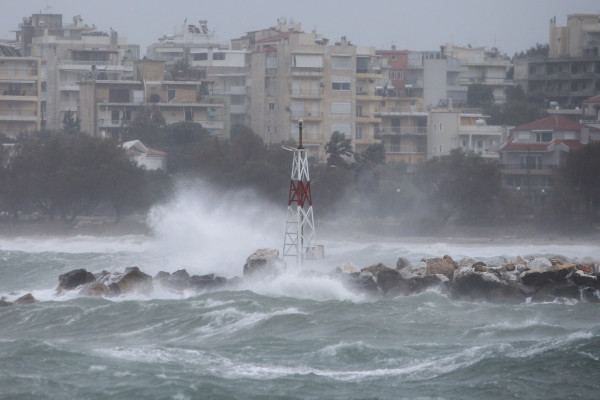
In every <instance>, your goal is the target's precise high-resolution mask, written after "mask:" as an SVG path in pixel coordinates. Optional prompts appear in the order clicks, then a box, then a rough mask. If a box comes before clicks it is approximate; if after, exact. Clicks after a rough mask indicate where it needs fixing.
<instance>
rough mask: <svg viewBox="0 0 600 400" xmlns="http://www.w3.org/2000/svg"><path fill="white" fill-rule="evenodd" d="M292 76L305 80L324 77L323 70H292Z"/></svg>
mask: <svg viewBox="0 0 600 400" xmlns="http://www.w3.org/2000/svg"><path fill="white" fill-rule="evenodd" d="M292 76H295V77H298V78H303V77H312V76H316V77H320V76H323V68H312V69H308V68H292Z"/></svg>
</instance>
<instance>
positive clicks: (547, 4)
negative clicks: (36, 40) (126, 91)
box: [0, 0, 600, 56]
mask: <svg viewBox="0 0 600 400" xmlns="http://www.w3.org/2000/svg"><path fill="white" fill-rule="evenodd" d="M47 6H49V7H50V8H48V9H47V10H48V12H50V13H57V14H63V21H64V22H67V23H70V22H72V17H73V16H74V15H81V16H82V18H83V22H84V23H87V24H88V25H92V24H95V25H96V27H97V28H99V29H101V30H106V31H108V30H109V29H110V28H111V27H112V28H113V29H115V30H116V31H118V32H119V35H120V36H125V37H127V38H128V41H129V42H130V43H138V44H140V45H141V50H142V53H145V52H146V47H147V46H148V45H149V44H150V43H152V42H155V41H156V40H157V39H158V38H159V37H161V36H162V35H163V34H171V33H173V29H174V27H175V26H177V28H178V29H180V26H181V24H182V23H183V20H184V19H185V18H187V19H188V23H194V22H195V21H198V20H200V19H207V20H208V24H209V28H210V29H215V30H216V33H217V34H218V36H219V39H220V40H221V41H225V42H227V41H229V39H232V38H236V37H239V36H243V35H244V34H245V32H247V31H252V30H257V29H262V28H266V27H269V26H274V25H275V24H276V21H277V18H279V17H287V18H290V17H291V18H293V19H294V20H295V21H296V22H301V23H302V28H303V30H304V31H311V30H313V29H316V30H317V32H319V33H322V34H323V35H324V36H325V37H326V38H328V39H330V40H332V41H335V40H338V39H339V38H340V37H341V36H346V37H347V38H348V39H349V40H350V41H352V42H353V43H354V44H358V45H364V46H376V47H377V48H378V49H385V48H390V46H391V45H392V44H395V45H396V46H397V48H398V49H408V50H437V49H439V46H440V45H442V44H444V43H446V42H451V43H454V44H456V45H459V46H463V45H467V44H471V45H472V46H473V47H478V46H484V47H493V46H496V47H498V48H499V49H500V50H501V51H502V52H505V53H507V54H508V55H511V56H512V55H513V54H514V53H515V52H516V51H520V50H525V49H527V48H529V47H531V46H533V45H535V43H537V42H540V43H546V42H548V22H549V20H550V18H551V17H554V16H556V17H557V23H558V24H559V25H565V24H566V16H567V15H568V14H578V13H593V14H597V13H599V12H600V1H598V0H396V1H392V0H388V1H377V0H372V1H365V0H362V1H357V0H345V1H341V0H296V1H287V0H246V1H244V0H210V1H206V0H162V1H152V0H93V1H90V0H85V1H84V0H0V10H1V12H0V38H2V39H8V38H10V39H12V38H14V33H12V32H11V31H14V30H16V29H17V27H18V24H19V23H20V22H21V21H22V18H23V17H24V16H29V15H31V14H34V13H38V12H40V11H41V12H45V11H46V7H47Z"/></svg>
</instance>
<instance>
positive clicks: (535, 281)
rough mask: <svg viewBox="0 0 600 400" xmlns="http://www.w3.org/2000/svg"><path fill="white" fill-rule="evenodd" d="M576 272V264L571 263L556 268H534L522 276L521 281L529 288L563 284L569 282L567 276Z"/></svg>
mask: <svg viewBox="0 0 600 400" xmlns="http://www.w3.org/2000/svg"><path fill="white" fill-rule="evenodd" d="M536 260H537V258H536ZM534 261H535V260H534ZM548 264H550V261H548ZM575 270H576V268H575V264H570V263H568V264H560V265H556V266H554V267H553V266H543V267H539V268H533V269H530V270H529V271H525V272H523V273H522V274H521V281H522V282H523V283H524V284H525V285H528V286H543V285H545V284H547V283H553V284H558V283H563V282H565V281H566V280H567V276H568V275H569V274H570V273H572V272H574V271H575Z"/></svg>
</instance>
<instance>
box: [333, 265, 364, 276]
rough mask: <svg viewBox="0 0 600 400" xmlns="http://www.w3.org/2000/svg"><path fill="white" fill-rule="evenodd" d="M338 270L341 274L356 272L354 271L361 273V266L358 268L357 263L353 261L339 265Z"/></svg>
mask: <svg viewBox="0 0 600 400" xmlns="http://www.w3.org/2000/svg"><path fill="white" fill-rule="evenodd" d="M336 272H339V273H341V274H354V273H357V274H358V273H360V268H358V267H357V266H356V265H354V264H352V263H347V264H344V265H342V266H341V267H337V268H336Z"/></svg>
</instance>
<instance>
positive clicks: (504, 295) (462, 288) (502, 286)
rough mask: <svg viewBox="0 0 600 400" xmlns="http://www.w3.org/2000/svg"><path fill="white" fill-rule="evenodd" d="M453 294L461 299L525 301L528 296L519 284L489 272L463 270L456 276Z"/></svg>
mask: <svg viewBox="0 0 600 400" xmlns="http://www.w3.org/2000/svg"><path fill="white" fill-rule="evenodd" d="M451 295H452V297H453V298H455V299H459V300H470V301H474V300H486V301H491V302H501V303H511V304H517V303H523V302H525V300H526V296H525V294H524V293H523V291H522V290H521V289H520V287H519V285H518V284H509V283H508V282H504V281H502V280H500V279H499V278H498V277H497V276H496V275H495V274H492V273H489V272H475V271H472V270H462V271H461V272H460V273H457V274H456V275H455V277H454V281H453V284H452V288H451Z"/></svg>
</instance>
